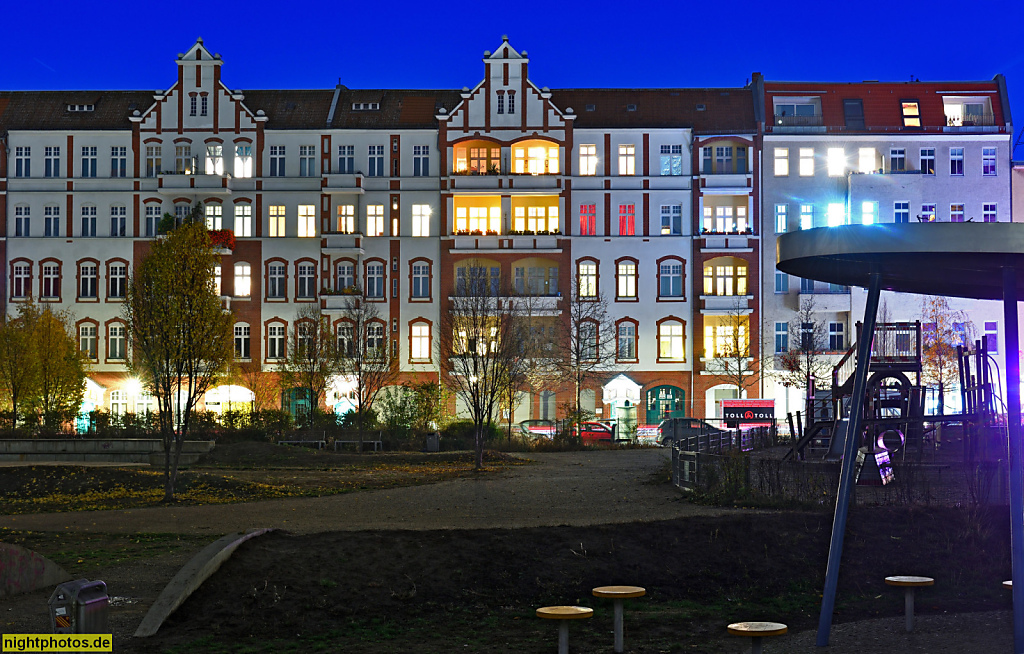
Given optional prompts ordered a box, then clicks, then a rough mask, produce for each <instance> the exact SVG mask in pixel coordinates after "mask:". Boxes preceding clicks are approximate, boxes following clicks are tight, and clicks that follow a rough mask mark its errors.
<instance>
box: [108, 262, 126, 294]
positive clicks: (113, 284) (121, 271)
mask: <svg viewBox="0 0 1024 654" xmlns="http://www.w3.org/2000/svg"><path fill="white" fill-rule="evenodd" d="M127 282H128V266H127V265H126V264H123V263H112V264H110V267H109V268H108V269H107V284H108V287H107V297H108V298H110V299H120V298H123V297H124V293H125V287H126V286H127Z"/></svg>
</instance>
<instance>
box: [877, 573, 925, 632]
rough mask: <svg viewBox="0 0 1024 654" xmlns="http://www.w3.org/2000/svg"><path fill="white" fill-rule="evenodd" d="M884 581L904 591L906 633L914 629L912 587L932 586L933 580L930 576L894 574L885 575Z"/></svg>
mask: <svg viewBox="0 0 1024 654" xmlns="http://www.w3.org/2000/svg"><path fill="white" fill-rule="evenodd" d="M885 583H887V584H889V585H890V586H899V587H901V588H903V589H904V590H905V591H906V592H905V594H904V611H903V612H904V613H905V614H906V620H907V633H910V632H911V631H913V630H914V589H915V588H920V587H921V586H934V585H935V580H934V579H932V578H931V577H913V576H895V577H886V578H885Z"/></svg>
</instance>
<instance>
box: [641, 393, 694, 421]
mask: <svg viewBox="0 0 1024 654" xmlns="http://www.w3.org/2000/svg"><path fill="white" fill-rule="evenodd" d="M685 417H686V402H685V393H684V392H683V389H681V388H679V387H678V386H667V385H666V386H655V387H654V388H652V389H650V390H649V391H647V424H648V425H656V424H658V423H660V422H661V421H662V420H667V419H669V418H685Z"/></svg>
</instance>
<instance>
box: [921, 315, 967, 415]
mask: <svg viewBox="0 0 1024 654" xmlns="http://www.w3.org/2000/svg"><path fill="white" fill-rule="evenodd" d="M921 323H922V332H923V333H922V334H921V340H922V342H921V357H922V362H921V363H922V370H921V375H922V377H923V378H924V380H925V382H927V383H929V384H935V385H936V387H938V392H939V398H938V400H939V401H938V406H939V414H940V415H941V414H942V413H944V412H945V403H946V389H947V388H949V386H950V385H952V384H956V383H959V380H960V378H959V369H958V363H957V356H956V346H957V345H961V344H964V342H965V341H966V343H970V342H971V341H973V340H974V332H973V329H974V323H972V322H971V319H970V317H969V316H968V315H967V313H966V312H964V311H958V310H955V309H953V307H951V306H949V300H947V299H946V298H945V297H942V296H940V295H933V296H928V297H926V298H924V300H923V301H922V303H921Z"/></svg>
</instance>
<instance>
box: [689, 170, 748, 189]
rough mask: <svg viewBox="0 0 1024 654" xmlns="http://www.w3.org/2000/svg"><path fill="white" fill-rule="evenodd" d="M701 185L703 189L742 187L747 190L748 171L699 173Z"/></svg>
mask: <svg viewBox="0 0 1024 654" xmlns="http://www.w3.org/2000/svg"><path fill="white" fill-rule="evenodd" d="M701 177H702V179H701V182H700V184H701V187H702V188H705V189H743V191H744V192H747V191H748V181H749V180H750V174H749V173H707V172H705V173H701Z"/></svg>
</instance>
